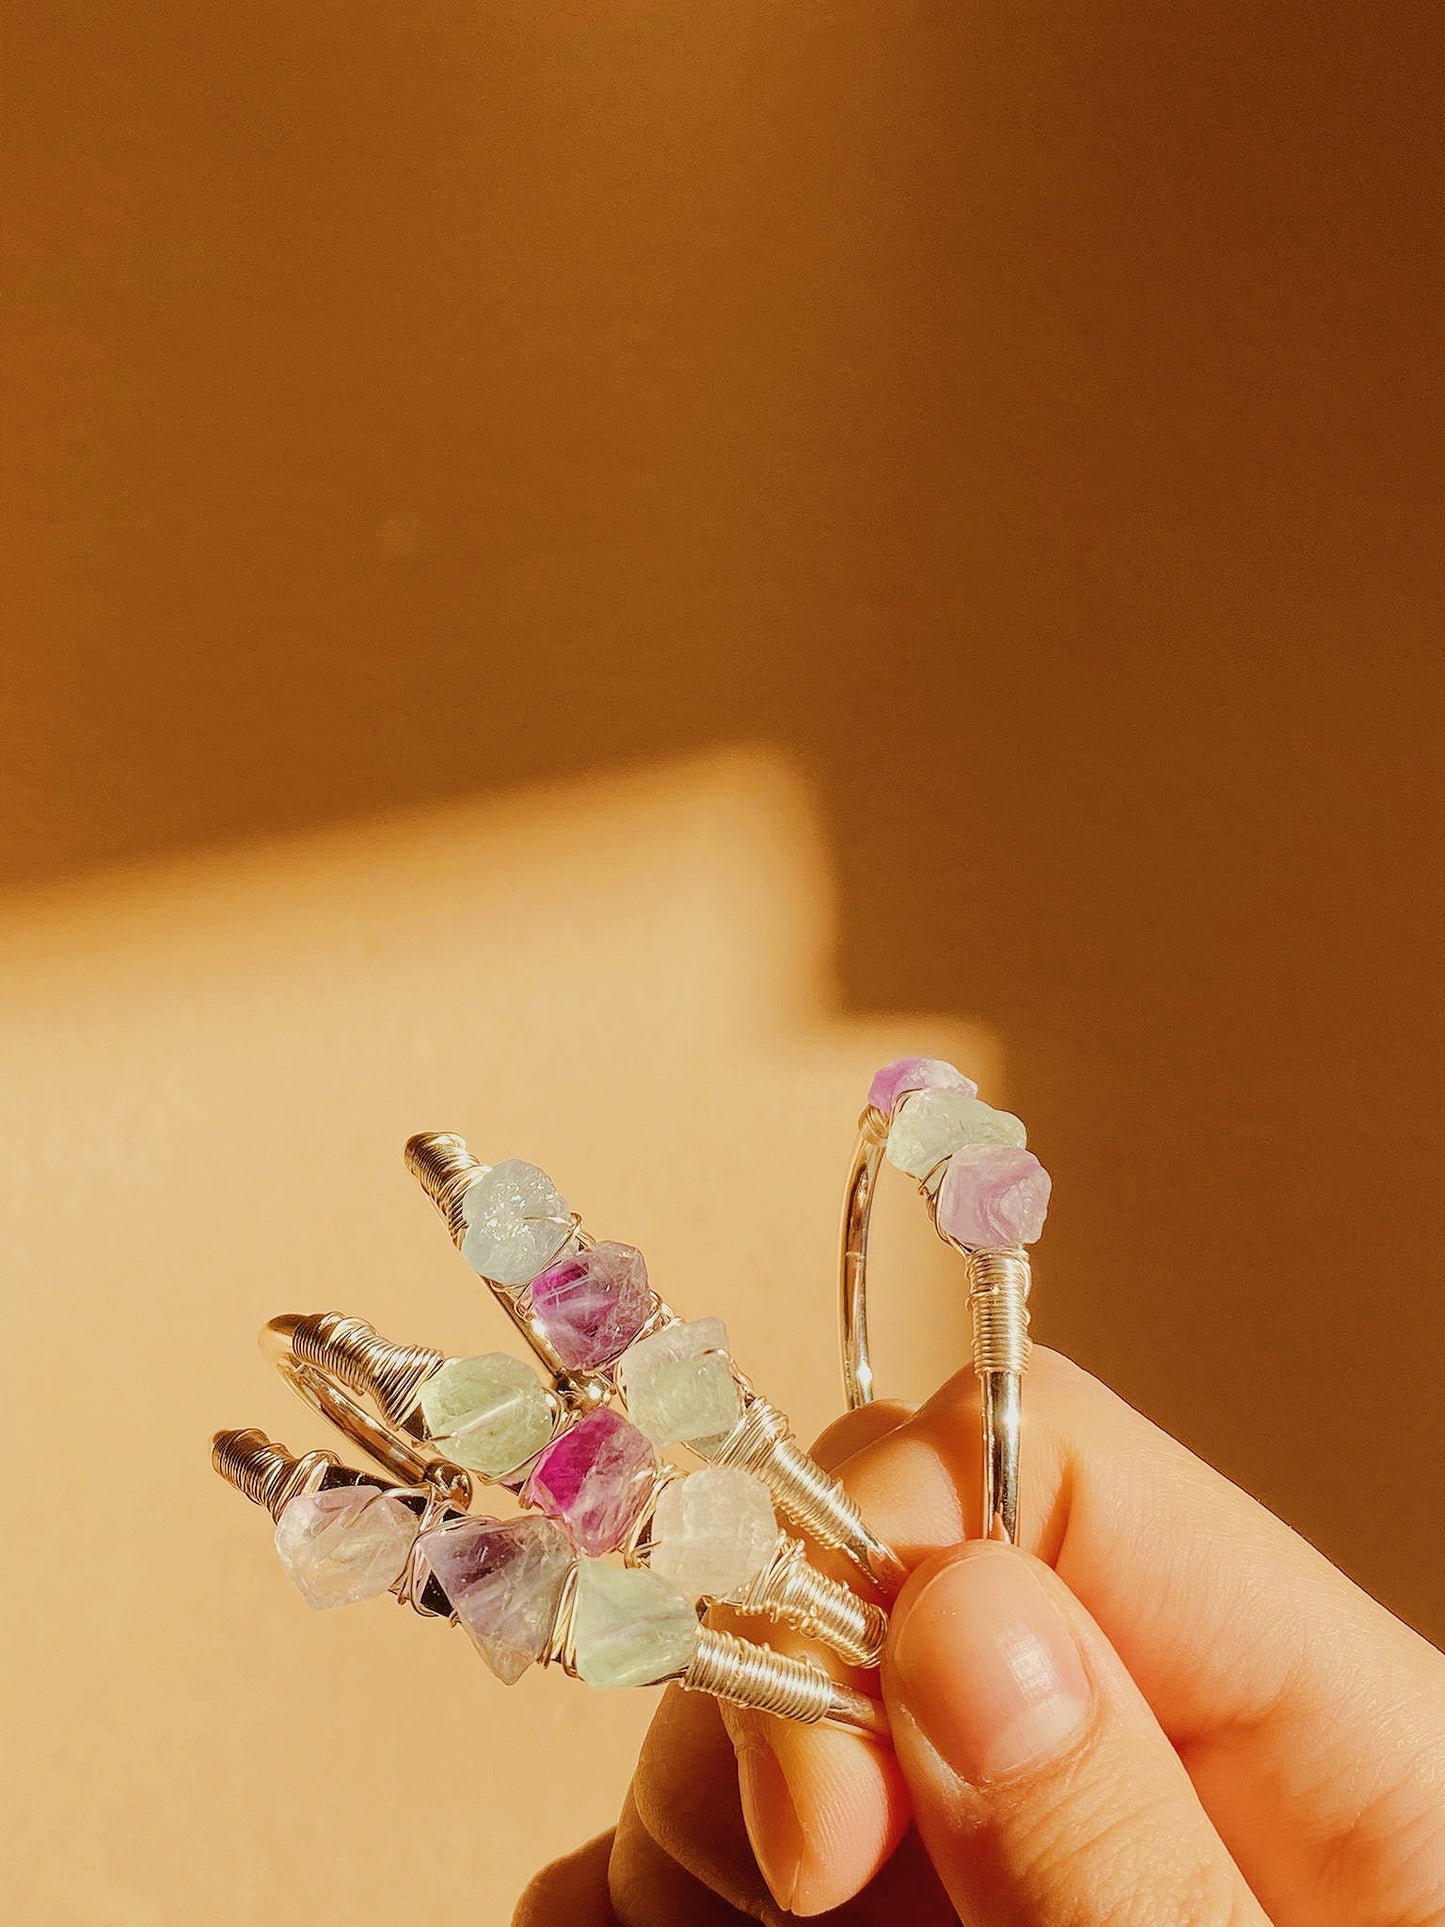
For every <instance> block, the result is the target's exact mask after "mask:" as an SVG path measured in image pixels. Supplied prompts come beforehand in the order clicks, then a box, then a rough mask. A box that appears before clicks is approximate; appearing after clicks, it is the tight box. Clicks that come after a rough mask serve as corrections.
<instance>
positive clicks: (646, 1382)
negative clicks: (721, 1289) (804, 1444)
mask: <svg viewBox="0 0 1445 1927" xmlns="http://www.w3.org/2000/svg"><path fill="white" fill-rule="evenodd" d="M727 1346H728V1335H727V1331H726V1329H725V1327H724V1325H723V1322H722V1320H721V1319H720V1318H694V1319H693V1320H691V1321H690V1322H688V1321H685V1320H679V1321H678V1323H677V1324H675V1325H664V1326H663V1328H662V1330H661V1331H659V1332H654V1333H653V1334H652V1335H651V1337H650V1338H639V1339H638V1341H637V1343H636V1344H635V1345H630V1346H629V1347H628V1348H627V1350H626V1351H625V1352H624V1353H623V1354H622V1360H621V1364H620V1367H619V1376H620V1379H621V1384H622V1395H623V1397H624V1398H625V1399H626V1400H627V1410H628V1413H629V1415H630V1416H631V1419H632V1422H633V1424H634V1425H635V1426H636V1427H637V1428H638V1430H639V1431H641V1432H645V1433H646V1434H647V1436H648V1437H649V1438H650V1439H651V1440H652V1442H653V1444H654V1445H678V1444H682V1445H697V1444H699V1443H700V1442H702V1441H706V1440H711V1439H716V1438H720V1437H722V1436H724V1435H725V1434H726V1433H728V1432H731V1430H732V1429H733V1427H734V1426H735V1425H736V1424H737V1422H738V1419H739V1417H740V1416H741V1414H742V1409H743V1403H742V1393H741V1392H740V1391H739V1389H738V1383H737V1380H736V1379H735V1378H734V1377H733V1373H732V1365H731V1363H730V1362H729V1360H728V1355H727Z"/></svg>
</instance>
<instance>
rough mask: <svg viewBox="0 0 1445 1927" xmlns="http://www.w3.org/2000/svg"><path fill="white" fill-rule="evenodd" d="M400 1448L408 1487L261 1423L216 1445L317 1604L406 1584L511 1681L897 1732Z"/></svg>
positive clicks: (406, 1593)
mask: <svg viewBox="0 0 1445 1927" xmlns="http://www.w3.org/2000/svg"><path fill="white" fill-rule="evenodd" d="M396 1450H397V1451H398V1454H399V1456H400V1457H401V1458H402V1459H403V1460H405V1459H407V1458H408V1456H410V1467H409V1469H410V1471H411V1472H412V1473H414V1474H415V1477H414V1478H413V1480H412V1482H411V1483H409V1484H406V1485H397V1484H394V1483H392V1482H391V1481H390V1480H382V1479H378V1478H377V1477H375V1476H374V1475H372V1474H369V1473H365V1472H361V1471H358V1470H357V1469H356V1468H354V1467H352V1466H348V1465H343V1464H342V1463H341V1462H340V1461H339V1460H338V1459H337V1458H336V1456H335V1454H333V1453H331V1452H325V1451H318V1452H308V1453H306V1454H305V1455H304V1456H302V1457H300V1458H298V1457H296V1456H295V1455H294V1454H293V1453H291V1452H288V1451H287V1449H286V1447H285V1446H283V1445H277V1444H275V1443H273V1442H272V1441H271V1440H270V1439H268V1438H267V1437H266V1435H265V1433H264V1432H260V1431H257V1430H254V1429H252V1430H245V1431H231V1432H218V1433H217V1434H216V1436H215V1439H214V1441H213V1443H212V1454H211V1456H212V1463H213V1464H214V1466H215V1468H216V1470H217V1471H218V1472H219V1473H220V1474H221V1476H222V1477H223V1478H225V1479H226V1480H228V1481H229V1483H230V1484H232V1485H233V1486H235V1487H236V1489H237V1490H238V1491H240V1492H242V1493H244V1494H245V1496H246V1497H247V1498H249V1499H251V1500H253V1501H254V1502H255V1503H256V1504H257V1505H261V1506H264V1507H265V1508H266V1510H267V1511H268V1512H269V1513H270V1514H271V1516H272V1518H273V1519H274V1520H275V1522H276V1532H275V1537H276V1547H277V1551H278V1553H279V1554H280V1557H281V1560H282V1563H283V1564H284V1566H285V1567H286V1570H287V1572H288V1573H289V1574H290V1576H291V1578H292V1580H293V1582H294V1583H295V1585H296V1586H297V1589H298V1590H299V1591H300V1592H301V1594H302V1596H303V1597H304V1598H305V1599H306V1600H307V1602H308V1603H309V1604H310V1605H312V1606H314V1607H319V1608H327V1607H335V1606H344V1605H351V1604H355V1603H357V1602H359V1601H360V1600H363V1599H370V1598H376V1597H379V1596H380V1595H382V1594H383V1593H387V1592H391V1593H393V1594H395V1595H396V1597H397V1598H398V1599H399V1600H401V1601H402V1603H404V1604H407V1605H410V1606H411V1607H412V1608H413V1609H414V1610H415V1611H416V1612H418V1613H420V1614H422V1615H423V1616H424V1617H427V1618H442V1619H448V1620H451V1621H453V1622H454V1623H458V1624H460V1625H462V1626H463V1627H464V1628H465V1629H466V1631H467V1633H468V1634H469V1635H470V1637H471V1639H472V1642H473V1644H474V1645H475V1646H476V1648H477V1650H478V1651H479V1652H480V1654H481V1655H482V1658H483V1659H484V1660H485V1661H486V1662H487V1664H488V1666H489V1667H490V1668H491V1670H492V1671H493V1672H494V1673H495V1674H496V1676H497V1677H498V1678H499V1679H501V1680H503V1681H504V1682H506V1683H509V1684H510V1683H512V1682H514V1681H516V1680H518V1679H520V1678H521V1676H522V1674H523V1673H524V1672H526V1671H527V1669H528V1667H529V1666H531V1665H532V1664H533V1663H534V1662H538V1663H541V1664H543V1665H547V1664H558V1665H560V1666H561V1667H562V1668H563V1669H564V1671H566V1672H568V1673H569V1674H571V1675H572V1676H573V1677H575V1678H578V1679H582V1680H585V1681H587V1682H588V1683H589V1684H591V1685H593V1686H599V1687H615V1686H646V1685H659V1684H661V1683H662V1682H663V1681H665V1680H676V1681H677V1682H678V1683H679V1684H680V1685H681V1686H683V1687H684V1688H686V1689H687V1690H688V1691H691V1692H704V1693H711V1694H713V1695H714V1696H716V1697H718V1698H721V1699H727V1700H731V1701H733V1702H735V1703H736V1704H738V1705H742V1706H752V1707H757V1708H761V1709H762V1710H763V1711H765V1712H771V1713H776V1714H779V1715H782V1716H783V1717H785V1718H790V1719H795V1720H800V1721H804V1722H808V1723H816V1722H818V1721H823V1720H826V1721H829V1722H831V1723H833V1724H836V1725H840V1726H843V1727H847V1728H849V1729H851V1730H853V1731H856V1732H861V1733H867V1734H870V1735H872V1736H874V1737H877V1738H880V1739H881V1738H886V1737H887V1726H886V1722H885V1720H884V1715H883V1710H882V1708H881V1707H880V1706H879V1705H878V1703H877V1702H876V1701H875V1700H871V1699H869V1698H868V1697H867V1696H866V1695H865V1694H862V1693H858V1692H855V1691H854V1690H853V1689H852V1688H851V1687H849V1686H846V1685H844V1684H842V1683H841V1682H840V1681H837V1680H833V1679H830V1678H829V1677H828V1676H827V1675H826V1674H825V1673H823V1672H822V1671H821V1670H820V1669H819V1668H818V1667H816V1666H814V1665H812V1664H811V1663H810V1662H809V1661H808V1660H806V1659H795V1658H793V1657H791V1656H790V1655H787V1654H783V1653H775V1652H773V1651H772V1650H771V1649H770V1648H768V1647H766V1646H757V1645H753V1644H752V1643H751V1642H749V1641H748V1640H745V1639H739V1638H737V1637H735V1636H734V1635H733V1634H731V1633H724V1632H719V1631H717V1630H715V1629H714V1628H712V1627H709V1626H705V1625H703V1624H701V1623H700V1621H699V1617H698V1613H697V1609H696V1607H695V1605H694V1604H693V1603H692V1602H690V1601H689V1600H687V1599H686V1598H684V1597H683V1596H682V1595H681V1594H679V1593H678V1592H677V1591H676V1590H675V1588H674V1587H672V1586H670V1585H669V1584H668V1582H667V1581H666V1580H665V1579H663V1578H662V1577H661V1576H660V1575H659V1574H657V1573H654V1572H651V1571H648V1570H647V1569H646V1568H645V1567H628V1566H618V1565H613V1564H610V1563H609V1562H608V1561H607V1560H605V1559H600V1558H593V1557H589V1556H587V1555H585V1554H582V1553H580V1552H579V1551H578V1548H577V1546H576V1545H575V1544H574V1543H573V1540H572V1539H571V1538H570V1537H569V1535H568V1533H567V1531H566V1530H565V1529H564V1528H563V1527H562V1526H561V1525H560V1524H558V1523H557V1522H556V1521H555V1520H552V1519H549V1518H542V1517H537V1516H535V1515H527V1516H523V1517H521V1518H515V1519H507V1520H502V1519H494V1518H490V1517H485V1516H482V1515H477V1514H468V1513H466V1512H465V1511H463V1510H462V1509H461V1506H460V1505H459V1504H458V1503H457V1500H458V1497H459V1496H460V1493H459V1488H458V1486H457V1484H456V1480H455V1478H451V1479H448V1478H446V1477H443V1478H440V1479H438V1478H435V1477H433V1476H431V1474H432V1472H433V1470H434V1468H432V1467H431V1466H429V1465H428V1464H427V1463H426V1462H425V1461H423V1460H422V1459H420V1457H419V1456H417V1455H415V1454H411V1455H408V1453H407V1452H406V1450H405V1449H404V1448H402V1447H400V1446H398V1447H397V1448H396ZM450 1471H451V1472H452V1473H453V1474H454V1473H455V1468H450ZM460 1477H461V1478H462V1479H463V1481H464V1480H465V1475H464V1474H462V1475H460Z"/></svg>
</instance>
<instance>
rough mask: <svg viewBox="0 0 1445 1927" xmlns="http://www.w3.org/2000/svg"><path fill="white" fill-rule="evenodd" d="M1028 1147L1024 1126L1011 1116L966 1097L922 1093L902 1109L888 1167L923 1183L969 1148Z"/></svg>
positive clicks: (890, 1139)
mask: <svg viewBox="0 0 1445 1927" xmlns="http://www.w3.org/2000/svg"><path fill="white" fill-rule="evenodd" d="M1025 1141H1026V1133H1025V1131H1024V1127H1023V1125H1022V1124H1021V1123H1020V1122H1019V1120H1018V1119H1017V1118H1016V1117H1014V1116H1013V1115H1012V1113H1010V1112H1008V1111H996V1110H995V1109H994V1108H993V1106H992V1105H991V1104H985V1103H983V1102H982V1101H981V1099H979V1098H976V1097H969V1096H967V1095H966V1094H965V1093H963V1092H962V1091H919V1092H917V1093H916V1094H915V1095H914V1096H913V1097H909V1098H905V1100H904V1101H903V1103H902V1104H900V1105H899V1107H898V1115H897V1116H896V1117H895V1118H894V1120H893V1128H892V1129H891V1130H890V1131H889V1133H888V1162H889V1163H890V1164H891V1165H893V1166H894V1167H895V1168H896V1169H897V1170H899V1171H906V1172H907V1173H908V1175H909V1177H911V1178H918V1179H920V1180H921V1179H924V1178H927V1177H928V1176H929V1175H930V1174H931V1173H932V1172H934V1171H936V1170H937V1169H938V1167H939V1165H941V1164H942V1163H943V1162H944V1161H945V1160H946V1159H948V1158H951V1157H952V1156H953V1154H954V1152H955V1151H959V1150H962V1148H963V1146H964V1145H965V1144H1014V1145H1019V1146H1022V1145H1023V1144H1024V1143H1025Z"/></svg>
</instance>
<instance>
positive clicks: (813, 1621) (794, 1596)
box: [262, 1312, 888, 1667]
mask: <svg viewBox="0 0 1445 1927" xmlns="http://www.w3.org/2000/svg"><path fill="white" fill-rule="evenodd" d="M262 1348H263V1351H267V1352H269V1353H270V1354H271V1355H272V1356H273V1358H274V1361H275V1363H276V1365H277V1367H278V1369H279V1370H280V1371H281V1373H282V1375H283V1377H285V1378H286V1380H287V1382H288V1383H289V1384H290V1385H291V1386H292V1387H293V1388H294V1389H295V1390H296V1391H297V1392H298V1393H299V1394H300V1395H301V1396H302V1397H303V1398H304V1399H305V1400H306V1401H307V1403H308V1404H310V1405H312V1406H313V1407H314V1408H315V1409H316V1410H318V1411H320V1412H321V1413H322V1414H323V1415H324V1416H325V1417H326V1418H328V1419H329V1420H330V1421H331V1422H332V1423H333V1424H334V1425H336V1426H337V1427H338V1428H339V1429H340V1430H341V1432H342V1433H343V1434H344V1435H345V1436H346V1437H347V1438H349V1439H350V1440H351V1441H352V1442H353V1443H354V1444H356V1445H359V1446H360V1447H361V1449H362V1450H363V1451H364V1452H367V1453H368V1454H369V1455H370V1456H371V1457H373V1458H375V1459H376V1460H377V1462H378V1463H379V1464H380V1465H383V1466H384V1467H385V1468H386V1469H387V1470H388V1471H389V1472H391V1473H393V1474H395V1475H396V1476H398V1477H400V1478H402V1479H403V1480H404V1481H415V1480H417V1479H420V1478H429V1479H432V1480H433V1481H434V1482H436V1483H438V1484H439V1485H440V1486H442V1487H443V1488H444V1489H445V1491H446V1492H447V1493H448V1495H449V1496H453V1497H455V1499H456V1501H457V1503H458V1504H459V1505H460V1506H461V1507H462V1508H463V1509H465V1507H466V1506H467V1505H468V1504H469V1503H470V1498H471V1486H472V1484H473V1482H474V1481H475V1480H476V1479H478V1478H480V1479H482V1480H484V1481H485V1482H486V1483H488V1484H490V1485H493V1486H496V1487H498V1488H502V1489H508V1490H511V1491H513V1492H515V1493H516V1494H517V1495H518V1496H519V1497H520V1499H521V1501H522V1503H523V1504H524V1505H528V1506H532V1507H534V1508H536V1509H537V1510H538V1511H540V1512H542V1513H544V1514H546V1515H547V1516H549V1517H551V1518H553V1519H556V1520H557V1521H558V1522H559V1523H560V1524H561V1525H563V1526H564V1528H565V1529H566V1530H567V1532H568V1534H569V1536H570V1537H571V1538H572V1540H573V1541H574V1543H575V1544H576V1545H577V1546H578V1547H579V1548H580V1550H581V1551H583V1552H584V1553H588V1554H591V1555H593V1556H600V1555H602V1554H604V1553H608V1552H618V1553H620V1554H621V1556H622V1558H623V1560H624V1563H626V1564H627V1565H631V1566H639V1567H647V1568H648V1569H649V1570H651V1571H653V1572H655V1573H658V1574H659V1575H660V1576H661V1577H662V1578H664V1579H665V1580H666V1581H667V1582H668V1583H669V1584H670V1585H671V1586H672V1587H673V1588H674V1589H675V1590H676V1591H678V1592H680V1593H681V1594H682V1595H683V1596H684V1597H685V1598H687V1599H689V1600H701V1601H703V1602H705V1603H709V1604H723V1605H730V1606H733V1607H735V1608H736V1609H737V1610H739V1611H741V1612H746V1613H753V1614H762V1615H765V1616H767V1617H769V1618H772V1619H777V1620H781V1621H782V1622H783V1623H784V1624H785V1625H789V1626H792V1627H793V1628H794V1629H795V1630H796V1631H799V1632H802V1633H804V1634H806V1635H808V1636H809V1637H810V1638H814V1639H818V1640H820V1641H822V1642H823V1643H824V1644H826V1645H828V1646H830V1647H832V1649H833V1650H834V1651H835V1652H836V1653H837V1654H838V1655H839V1657H840V1658H841V1659H843V1660H845V1661H846V1662H847V1663H848V1664H850V1665H853V1666H864V1667H871V1666H876V1665H877V1663H878V1659H879V1656H880V1654H881V1653H882V1649H883V1641H884V1639H885V1637H886V1635H887V1630H888V1619H887V1615H886V1614H885V1613H884V1612H883V1610H882V1608H881V1607H879V1606H876V1605H873V1604H871V1603H870V1602H869V1601H867V1600H864V1599H860V1598H859V1596H858V1595H857V1594H856V1593H855V1592H854V1591H853V1590H852V1589H851V1588H850V1587H848V1586H846V1585H844V1584H843V1583H842V1582H841V1581H840V1580H836V1579H832V1578H830V1577H828V1576H827V1575H826V1574H825V1573H822V1572H820V1571H818V1569H817V1568H816V1567H815V1566H813V1565H812V1564H811V1563H810V1562H809V1560H808V1557H807V1552H806V1549H805V1547H804V1546H803V1544H802V1542H801V1541H800V1540H798V1539H794V1538H791V1537H790V1536H789V1535H788V1534H786V1533H784V1532H780V1531H779V1529H778V1523H777V1520H776V1518H775V1517H774V1513H773V1500H772V1496H771V1494H770V1493H769V1491H768V1489H767V1487H766V1486H765V1485H764V1484H763V1483H762V1482H761V1481H760V1480H759V1479H757V1478H755V1477H754V1476H753V1475H752V1474H751V1473H748V1472H745V1471H743V1470H741V1469H740V1468H739V1467H737V1466H732V1465H704V1466H703V1467H702V1468H701V1469H700V1470H697V1471H682V1470H680V1469H679V1468H678V1467H677V1466H674V1465H670V1464H668V1463H667V1462H665V1461H664V1460H661V1459H660V1458H659V1457H658V1455H657V1453H656V1451H655V1450H654V1448H653V1445H652V1443H651V1441H650V1440H649V1439H648V1438H646V1437H645V1436H644V1435H643V1434H642V1433H641V1432H640V1431H639V1430H638V1429H637V1427H636V1426H635V1425H633V1424H632V1423H631V1421H630V1420H629V1419H626V1418H624V1417H622V1416H621V1415H620V1414H619V1413H617V1412H616V1411H615V1410H613V1409H612V1408H610V1407H608V1406H603V1405H598V1406H594V1407H591V1408H590V1409H579V1408H578V1407H577V1406H576V1405H575V1404H574V1403H573V1402H572V1401H571V1400H570V1399H569V1398H568V1396H567V1388H566V1387H565V1386H562V1387H559V1386H558V1385H557V1384H556V1381H555V1379H554V1381H553V1384H552V1385H551V1386H550V1387H549V1386H547V1385H545V1384H544V1383H543V1382H542V1381H541V1380H540V1379H539V1378H538V1376H537V1374H536V1372H535V1370H534V1369H533V1367H532V1366H530V1365H527V1364H524V1363H523V1362H522V1360H520V1359H517V1358H512V1357H510V1356H509V1355H508V1354H507V1353H504V1352H491V1353H487V1354H485V1355H483V1356H481V1357H478V1358H447V1357H446V1356H444V1354H443V1353H441V1352H439V1351H436V1350H434V1349H432V1348H430V1347H426V1346H418V1345H409V1346H403V1345H394V1344H391V1343H390V1342H389V1341H388V1340H386V1339H384V1338H382V1337H381V1336H380V1335H379V1334H378V1333H377V1332H376V1331H375V1329H374V1328H373V1327H372V1326H371V1325H370V1324H368V1323H367V1321H366V1320H365V1319H362V1318H348V1317H343V1316H342V1315H341V1314H339V1313H337V1312H316V1313H312V1314H310V1315H308V1316H305V1317H300V1316H297V1315H296V1314H295V1313H287V1314H285V1315H284V1316H282V1317H279V1318H273V1319H272V1320H271V1322H270V1323H269V1325H267V1326H266V1328H265V1330H264V1331H263V1332H262ZM350 1394H356V1395H357V1396H359V1397H364V1398H370V1399H372V1400H373V1401H374V1403H375V1405H376V1408H377V1410H378V1412H379V1413H380V1414H381V1422H380V1424H378V1422H377V1421H376V1419H374V1418H373V1417H372V1416H371V1414H370V1413H369V1412H368V1411H366V1410H365V1409H364V1408H363V1407H361V1406H359V1405H358V1404H357V1403H356V1402H355V1399H354V1398H353V1397H351V1396H350Z"/></svg>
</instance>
